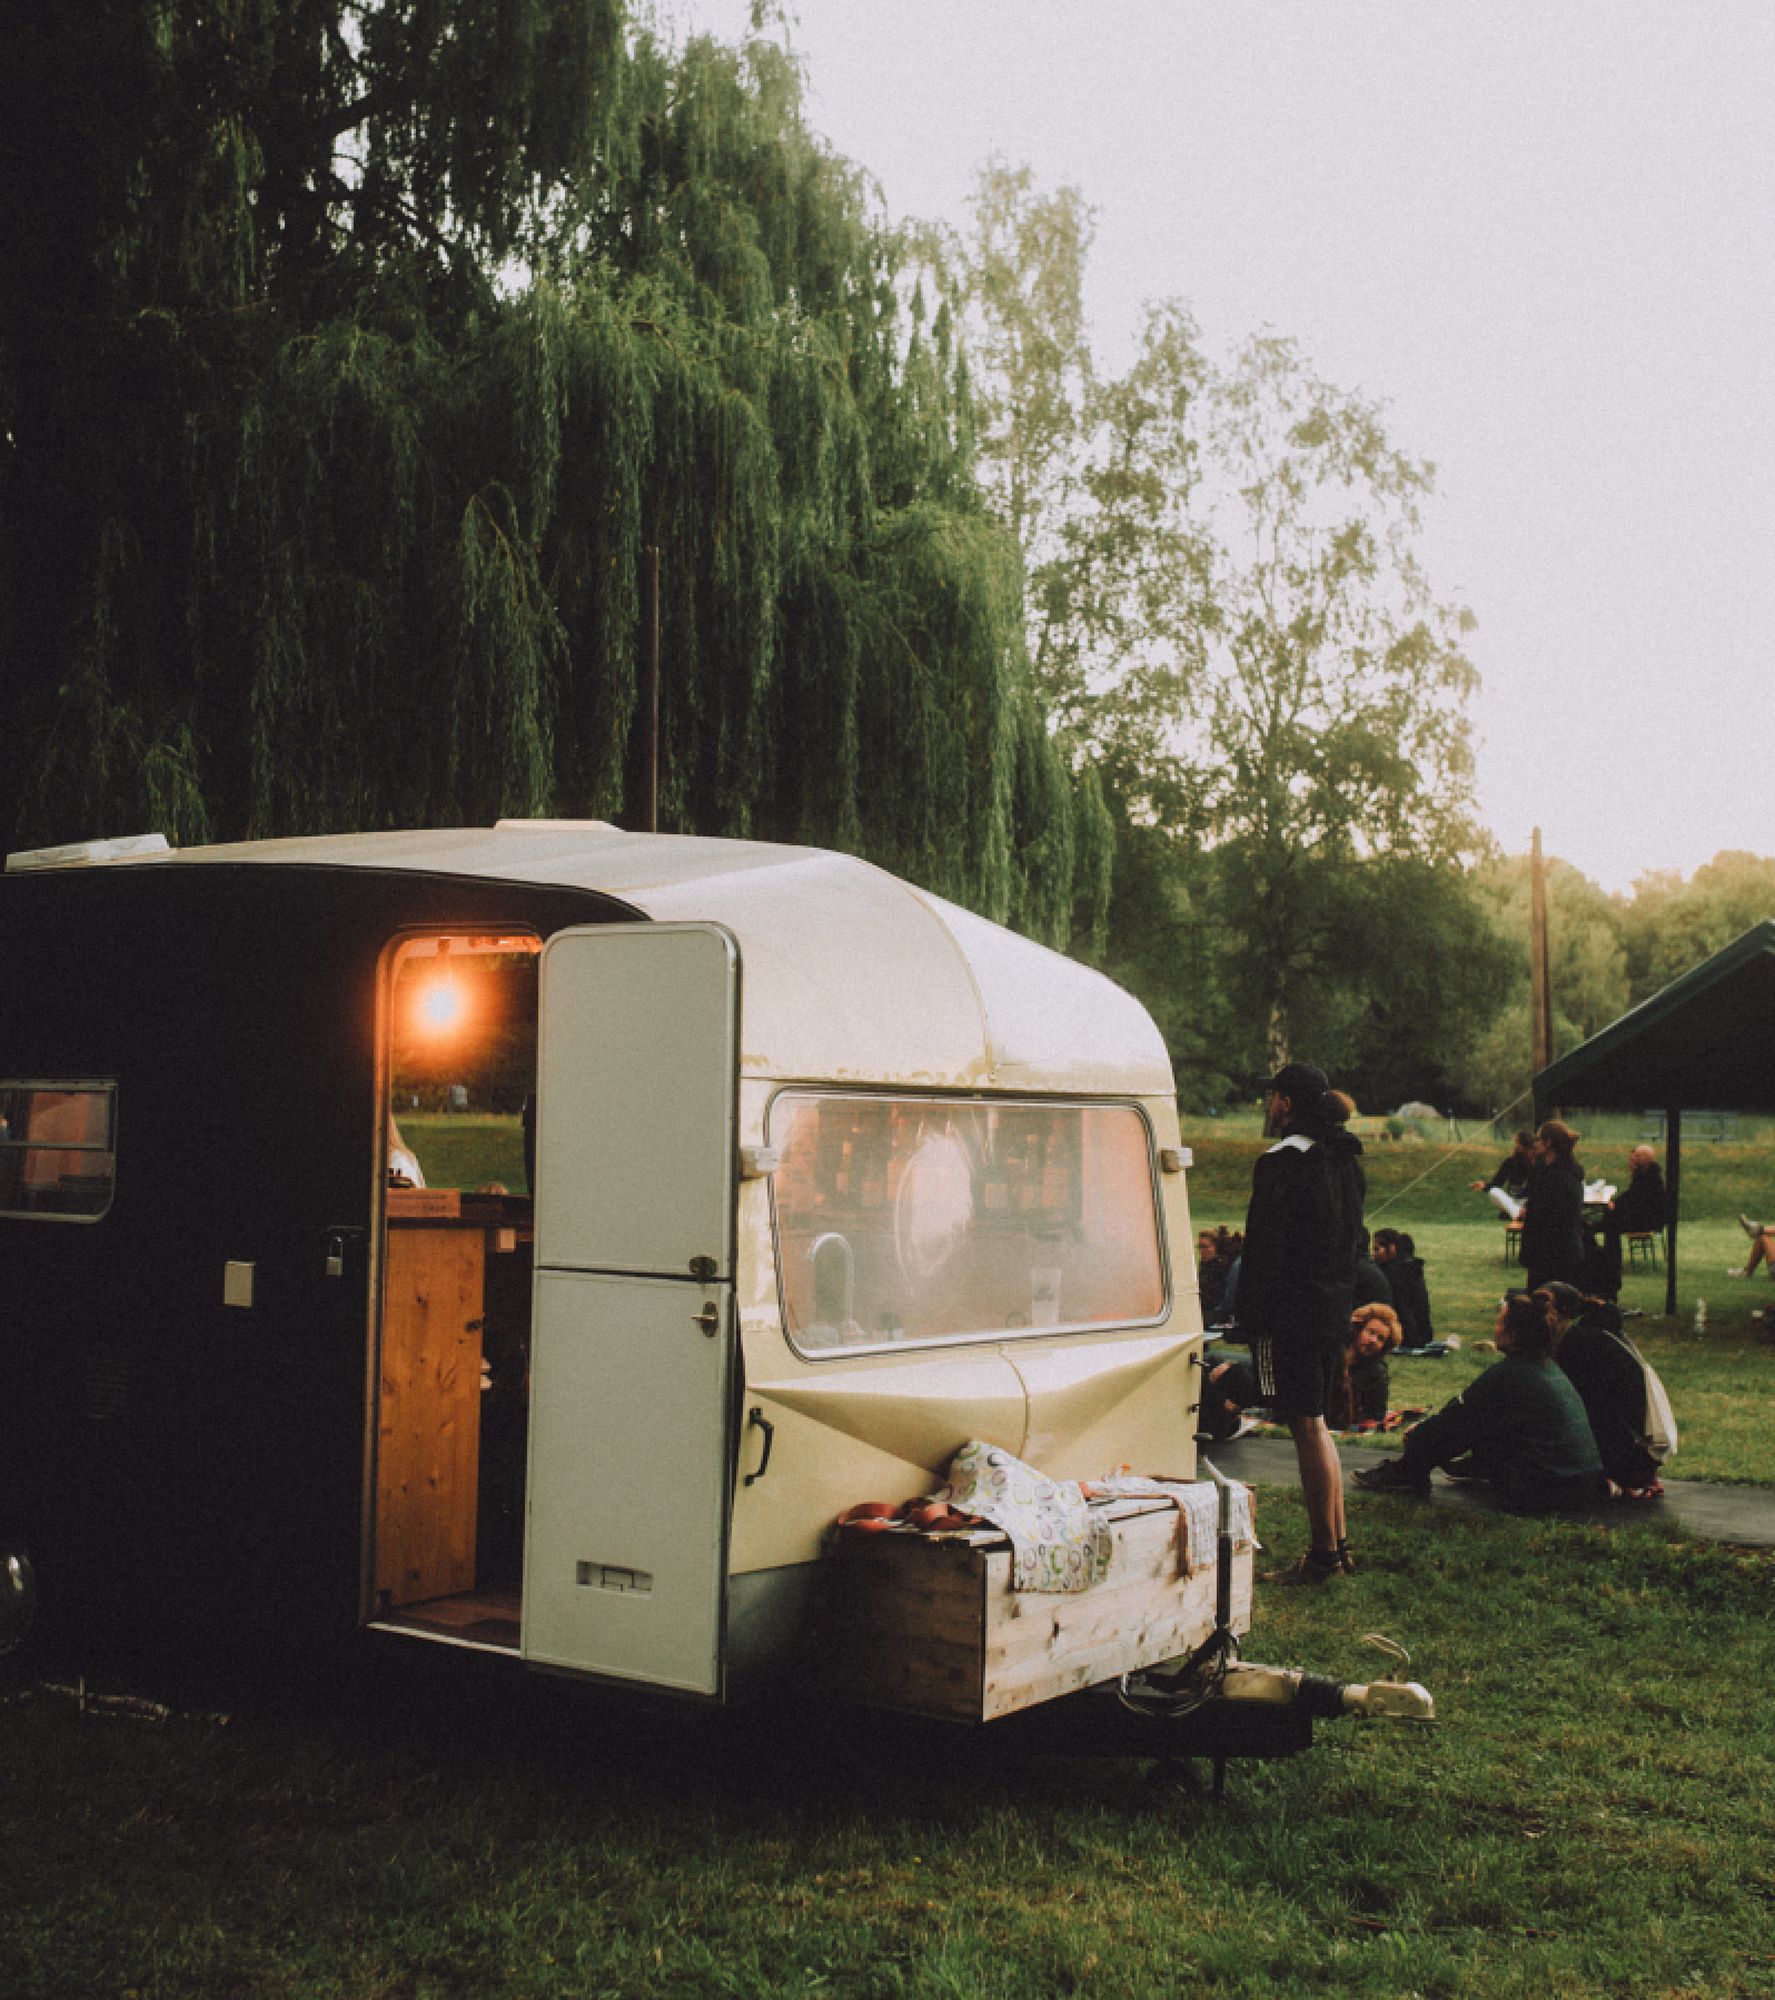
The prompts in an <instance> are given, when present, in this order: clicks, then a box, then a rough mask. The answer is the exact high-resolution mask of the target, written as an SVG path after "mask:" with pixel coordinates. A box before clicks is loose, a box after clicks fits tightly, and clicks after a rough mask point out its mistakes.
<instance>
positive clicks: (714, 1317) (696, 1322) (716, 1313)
mask: <svg viewBox="0 0 1775 2000" xmlns="http://www.w3.org/2000/svg"><path fill="white" fill-rule="evenodd" d="M690 1323H691V1325H692V1326H700V1327H701V1328H702V1330H703V1332H704V1333H706V1334H707V1335H708V1337H709V1338H710V1339H711V1340H713V1339H714V1338H715V1336H716V1334H718V1333H719V1332H720V1331H721V1307H720V1305H719V1304H718V1303H717V1301H716V1300H714V1299H711V1300H710V1301H709V1303H708V1304H707V1305H706V1306H704V1307H703V1309H702V1311H701V1312H700V1313H692V1314H691V1316H690Z"/></svg>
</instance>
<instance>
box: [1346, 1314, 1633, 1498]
mask: <svg viewBox="0 0 1775 2000" xmlns="http://www.w3.org/2000/svg"><path fill="white" fill-rule="evenodd" d="M1553 1335H1554V1314H1553V1302H1552V1300H1551V1299H1549V1298H1547V1297H1545V1296H1539V1297H1536V1296H1531V1295H1530V1294H1528V1293H1526V1292H1514V1293H1512V1294H1511V1295H1510V1297H1509V1298H1507V1299H1506V1300H1505V1301H1504V1306H1503V1310H1502V1311H1501V1312H1500V1313H1499V1314H1498V1324H1497V1343H1498V1350H1499V1352H1500V1353H1501V1354H1502V1355H1503V1357H1504V1358H1503V1359H1502V1360H1501V1361H1499V1362H1497V1363H1496V1364H1495V1365H1494V1366H1492V1367H1490V1368H1488V1369H1487V1370H1486V1371H1485V1373H1484V1374H1483V1375H1481V1376H1480V1377H1479V1379H1478V1380H1477V1381H1475V1382H1471V1383H1469V1384H1468V1386H1467V1387H1466V1388H1465V1389H1464V1390H1463V1391H1462V1392H1461V1394H1460V1395H1458V1396H1456V1397H1455V1398H1454V1400H1453V1401H1452V1402H1449V1403H1445V1404H1444V1405H1443V1406H1442V1408H1441V1409H1440V1410H1438V1411H1437V1412H1436V1414H1435V1415H1434V1416H1433V1417H1426V1418H1425V1419H1424V1421H1423V1422H1422V1423H1421V1424H1418V1425H1416V1426H1415V1427H1414V1428H1413V1429H1411V1430H1409V1431H1407V1432H1406V1434H1405V1449H1404V1450H1403V1451H1402V1452H1401V1453H1400V1455H1399V1456H1398V1458H1396V1459H1389V1460H1388V1461H1387V1462H1386V1463H1385V1464H1384V1465H1376V1466H1371V1467H1360V1468H1358V1470H1357V1472H1356V1474H1355V1479H1356V1483H1357V1485H1358V1486H1364V1487H1367V1488H1368V1489H1369V1490H1370V1491H1371V1492H1376V1493H1416V1494H1419V1495H1427V1494H1428V1493H1429V1491H1430V1474H1431V1473H1432V1472H1433V1471H1434V1470H1435V1469H1436V1467H1437V1466H1448V1465H1450V1464H1452V1463H1453V1461H1454V1460H1456V1459H1467V1460H1469V1461H1470V1470H1471V1476H1473V1477H1475V1478H1479V1479H1485V1480H1489V1481H1490V1482H1491V1484H1492V1485H1493V1486H1494V1487H1495V1488H1496V1489H1497V1491H1498V1493H1499V1494H1500V1495H1501V1497H1502V1498H1503V1499H1504V1501H1505V1502H1506V1503H1507V1504H1508V1505H1510V1506H1512V1507H1519V1508H1523V1509H1525V1510H1528V1511H1531V1512H1536V1513H1539V1512H1542V1511H1545V1510H1548V1509H1551V1508H1556V1507H1582V1506H1586V1505H1588V1504H1589V1503H1590V1502H1591V1501H1593V1500H1600V1499H1602V1498H1603V1496H1604V1495H1605V1494H1606V1492H1607V1491H1608V1487H1607V1484H1606V1482H1605V1481H1604V1478H1603V1470H1602V1459H1601V1457H1600V1456H1599V1455H1598V1452H1597V1449H1596V1439H1595V1438H1594V1437H1593V1436H1592V1435H1591V1431H1590V1420H1589V1418H1588V1417H1587V1416H1585V1414H1584V1405H1583V1403H1582V1401H1580V1399H1579V1396H1578V1392H1577V1390H1576V1389H1574V1388H1573V1387H1572V1384H1571V1381H1570V1379H1569V1378H1568V1377H1567V1376H1566V1375H1565V1374H1563V1373H1562V1372H1561V1370H1560V1369H1559V1367H1558V1366H1557V1364H1556V1363H1555V1362H1554V1360H1553Z"/></svg>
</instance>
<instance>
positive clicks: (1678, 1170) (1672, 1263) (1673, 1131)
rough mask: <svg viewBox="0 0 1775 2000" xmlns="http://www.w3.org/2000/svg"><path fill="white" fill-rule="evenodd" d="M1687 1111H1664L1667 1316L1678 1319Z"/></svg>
mask: <svg viewBox="0 0 1775 2000" xmlns="http://www.w3.org/2000/svg"><path fill="white" fill-rule="evenodd" d="M1682 1168H1683V1114H1682V1109H1681V1107H1680V1106H1679V1105H1674V1104H1673V1105H1672V1106H1671V1107H1670V1109H1669V1110H1668V1111H1666V1112H1665V1114H1664V1192H1665V1196H1666V1203H1667V1206H1666V1210H1665V1216H1664V1316H1665V1318H1666V1319H1675V1318H1676V1211H1677V1209H1678V1207H1679V1206H1680V1205H1681V1196H1682Z"/></svg>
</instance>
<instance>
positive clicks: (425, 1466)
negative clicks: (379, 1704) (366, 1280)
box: [375, 1188, 530, 1611]
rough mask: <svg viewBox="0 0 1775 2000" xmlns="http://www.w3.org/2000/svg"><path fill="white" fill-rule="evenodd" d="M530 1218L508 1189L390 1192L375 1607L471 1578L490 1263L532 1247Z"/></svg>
mask: <svg viewBox="0 0 1775 2000" xmlns="http://www.w3.org/2000/svg"><path fill="white" fill-rule="evenodd" d="M520 1209H521V1210H522V1216H521V1217H520V1216H519V1214H518V1211H519V1210H520ZM520 1221H521V1223H522V1226H520ZM528 1222H529V1204H528V1203H527V1202H523V1203H519V1202H515V1201H513V1200H512V1199H511V1198H509V1197H504V1196H497V1195H495V1196H478V1195H472V1194H461V1193H458V1192H457V1190H455V1189H453V1188H437V1189H433V1188H412V1189H408V1188H396V1189H391V1190H390V1191H389V1195H388V1232H387V1236H386V1239H385V1246H384V1252H383V1308H382V1355H381V1376H380V1393H379V1404H378V1421H377V1456H376V1581H375V1593H376V1595H375V1602H376V1608H377V1609H378V1610H379V1611H391V1610H395V1609H397V1608H398V1607H400V1606H402V1605H407V1604H420V1603H424V1602H426V1601H427V1600H429V1599H432V1598H439V1597H450V1596H454V1595H456V1594H457V1593H459V1592H462V1591H468V1590H472V1589H473V1588H474V1587H475V1583H476V1519H477V1510H478V1507H479V1500H480V1494H479V1476H480V1447H481V1373H482V1356H483V1353H484V1352H485V1351H486V1349H485V1347H484V1345H483V1335H484V1332H485V1327H486V1319H487V1312H488V1292H489V1275H490V1261H491V1260H492V1259H493V1258H496V1257H499V1256H502V1255H504V1256H507V1257H511V1256H514V1255H520V1254H522V1253H523V1252H525V1251H527V1248H528V1245H529V1241H530V1237H529V1227H528Z"/></svg>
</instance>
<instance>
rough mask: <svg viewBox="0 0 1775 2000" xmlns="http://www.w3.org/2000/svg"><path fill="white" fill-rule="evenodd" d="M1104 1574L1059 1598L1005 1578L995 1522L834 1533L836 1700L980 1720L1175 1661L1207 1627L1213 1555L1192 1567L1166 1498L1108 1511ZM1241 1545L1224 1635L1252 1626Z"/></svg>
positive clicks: (1005, 1549)
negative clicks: (937, 1530)
mask: <svg viewBox="0 0 1775 2000" xmlns="http://www.w3.org/2000/svg"><path fill="white" fill-rule="evenodd" d="M1106 1513H1107V1516H1108V1519H1109V1522H1110V1528H1111V1534H1112V1536H1113V1540H1114V1548H1113V1553H1112V1555H1111V1559H1110V1567H1109V1573H1108V1574H1107V1575H1106V1576H1105V1577H1104V1578H1103V1580H1102V1581H1101V1582H1099V1583H1095V1584H1093V1585H1092V1586H1091V1588H1090V1589H1089V1590H1082V1591H1078V1592H1076V1593H1073V1594H1071V1595H1062V1594H1057V1593H1049V1592H1046V1591H1019V1590H1013V1589H1012V1588H1011V1545H1010V1542H1009V1540H1008V1539H1007V1538H1006V1537H1005V1536H1004V1535H1002V1534H1000V1533H999V1531H998V1530H997V1529H995V1528H984V1529H974V1530H970V1531H968V1532H965V1533H958V1534H948V1535H919V1534H910V1533H903V1532H900V1531H897V1530H894V1531H888V1532H884V1533H878V1534H846V1533H843V1532H836V1533H834V1534H833V1536H832V1538H831V1542H830V1557H829V1560H830V1564H831V1583H832V1586H833V1587H832V1592H831V1614H832V1615H831V1652H832V1656H833V1665H834V1672H835V1686H836V1687H837V1688H838V1689H839V1690H840V1691H841V1692H842V1693H843V1695H844V1697H845V1699H846V1700H849V1701H855V1702H860V1703H863V1704H865V1705H866V1706H872V1707H878V1708H892V1709H899V1710H902V1711H904V1712H906V1713H908V1714H914V1715H931V1716H940V1717H945V1718H948V1719H951V1720H955V1721H962V1722H989V1721H991V1720H992V1718H993V1717H994V1716H999V1715H1009V1714H1012V1713H1013V1712H1015V1711H1016V1710H1018V1709H1022V1708H1030V1707H1033V1706H1034V1705H1035V1704H1036V1703H1038V1702H1044V1701H1050V1700H1052V1699H1054V1698H1055V1697H1056V1696H1058V1695H1063V1694H1071V1693H1074V1692H1075V1691H1076V1690H1078V1689H1080V1688H1086V1687H1094V1686H1096V1685H1097V1684H1098V1683H1099V1682H1100V1681H1106V1680H1112V1679H1114V1678H1115V1677H1116V1676H1117V1675H1119V1674H1125V1673H1132V1672H1133V1671H1134V1670H1135V1669H1136V1668H1139V1667H1149V1666H1154V1665H1156V1664H1157V1663H1158V1662H1159V1661H1161V1660H1168V1659H1174V1658H1176V1657H1177V1656H1178V1655H1179V1654H1182V1653H1188V1652H1189V1651H1191V1650H1192V1649H1193V1648H1194V1647H1196V1646H1198V1645H1200V1643H1201V1642H1202V1640H1204V1639H1205V1638H1206V1637H1207V1636H1208V1634H1209V1633H1210V1632H1211V1631H1212V1630H1213V1629H1214V1587H1215V1585H1214V1561H1213V1557H1212V1555H1210V1557H1209V1559H1208V1560H1207V1561H1206V1562H1204V1563H1203V1564H1202V1565H1201V1566H1200V1567H1199V1568H1197V1569H1196V1570H1195V1571H1194V1572H1193V1573H1189V1572H1186V1571H1185V1569H1184V1567H1183V1562H1182V1558H1181V1531H1182V1522H1181V1520H1180V1518H1179V1516H1178V1513H1177V1510H1176V1508H1174V1507H1173V1506H1172V1505H1171V1504H1170V1503H1169V1502H1168V1501H1164V1500H1154V1499H1150V1498H1145V1497H1142V1498H1138V1499H1133V1498H1131V1499H1122V1500H1117V1501H1114V1502H1112V1503H1110V1505H1109V1507H1108V1508H1107V1509H1106ZM1251 1570H1252V1550H1251V1548H1250V1546H1249V1544H1247V1545H1246V1546H1245V1547H1243V1548H1240V1549H1238V1550H1237V1551H1236V1552H1235V1554H1234V1557H1233V1605H1232V1618H1231V1623H1232V1626H1233V1629H1234V1631H1236V1632H1245V1631H1248V1630H1249V1629H1250V1626H1251Z"/></svg>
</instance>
